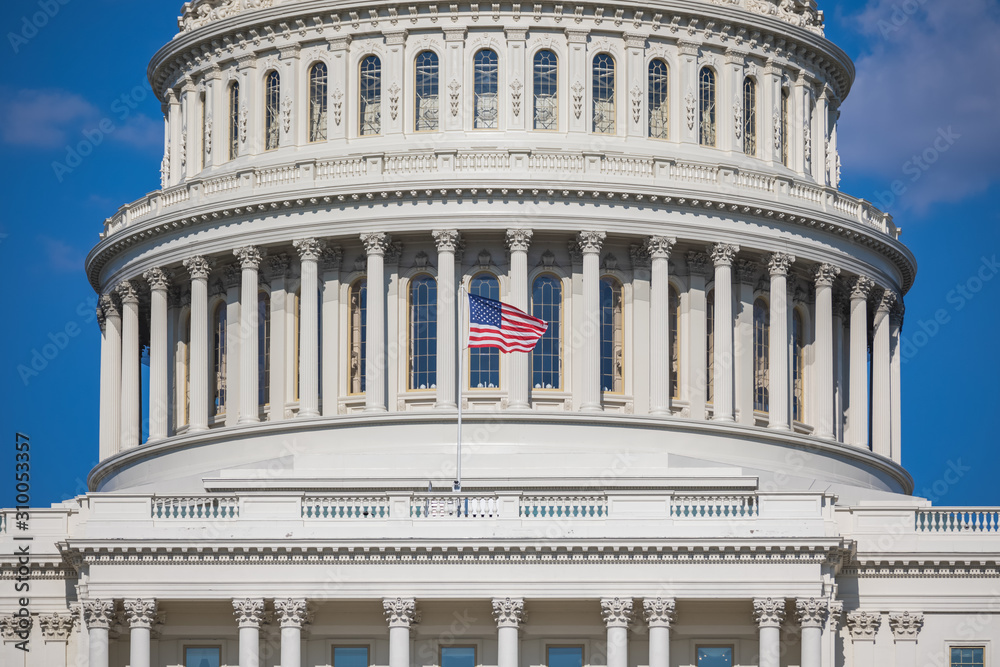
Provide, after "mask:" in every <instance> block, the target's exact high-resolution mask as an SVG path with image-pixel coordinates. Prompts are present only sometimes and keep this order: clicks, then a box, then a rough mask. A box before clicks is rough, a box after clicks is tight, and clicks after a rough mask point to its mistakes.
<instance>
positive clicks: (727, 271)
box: [694, 243, 740, 422]
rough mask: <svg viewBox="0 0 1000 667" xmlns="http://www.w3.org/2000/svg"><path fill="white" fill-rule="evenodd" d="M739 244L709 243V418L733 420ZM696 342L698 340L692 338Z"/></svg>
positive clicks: (723, 420) (724, 420)
mask: <svg viewBox="0 0 1000 667" xmlns="http://www.w3.org/2000/svg"><path fill="white" fill-rule="evenodd" d="M739 251H740V247H739V246H737V245H732V244H728V243H717V244H716V245H715V246H713V247H712V263H713V264H715V373H714V375H715V377H714V379H713V381H714V385H715V392H714V393H715V396H714V397H713V399H712V401H713V404H714V408H715V412H714V415H713V417H712V418H713V419H714V420H715V421H721V422H731V421H733V260H734V259H736V253H738V252H739ZM694 344H695V345H699V344H700V343H699V342H698V341H694Z"/></svg>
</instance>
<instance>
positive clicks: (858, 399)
mask: <svg viewBox="0 0 1000 667" xmlns="http://www.w3.org/2000/svg"><path fill="white" fill-rule="evenodd" d="M873 287H875V283H874V282H872V279H871V278H868V277H867V276H858V277H857V278H855V279H854V282H853V283H852V284H851V395H850V404H851V419H850V422H849V423H848V426H849V428H850V429H851V444H852V445H854V446H856V447H864V448H865V449H867V448H868V295H869V294H871V291H872V288H873Z"/></svg>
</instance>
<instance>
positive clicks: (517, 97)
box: [510, 79, 524, 118]
mask: <svg viewBox="0 0 1000 667" xmlns="http://www.w3.org/2000/svg"><path fill="white" fill-rule="evenodd" d="M523 88H524V84H522V83H521V82H520V80H518V79H514V80H513V81H511V82H510V101H511V105H512V106H513V111H514V117H515V118H517V117H519V116H520V115H521V90H522V89H523Z"/></svg>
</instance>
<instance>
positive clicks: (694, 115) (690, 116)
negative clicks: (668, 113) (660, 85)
mask: <svg viewBox="0 0 1000 667" xmlns="http://www.w3.org/2000/svg"><path fill="white" fill-rule="evenodd" d="M698 49H699V45H698V44H697V43H696V42H688V41H683V40H678V42H677V50H678V52H679V58H680V63H681V66H680V83H681V89H682V91H683V94H684V99H683V102H682V104H683V105H684V106H683V109H684V112H683V114H682V116H673V117H672V119H673V118H676V119H677V120H678V121H681V120H682V117H683V120H682V122H683V125H682V127H681V141H683V142H685V143H689V144H696V143H698ZM671 74H672V75H673V76H676V75H674V74H673V73H672V72H671Z"/></svg>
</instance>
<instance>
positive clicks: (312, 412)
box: [295, 410, 320, 419]
mask: <svg viewBox="0 0 1000 667" xmlns="http://www.w3.org/2000/svg"><path fill="white" fill-rule="evenodd" d="M319 416H320V414H319V410H309V411H308V412H302V411H299V413H298V414H297V415H295V418H296V419H299V418H300V417H319Z"/></svg>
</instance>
